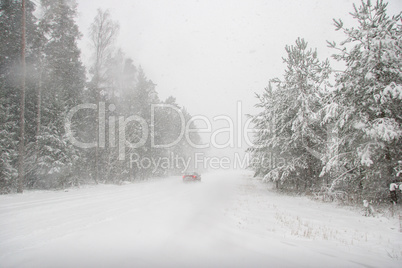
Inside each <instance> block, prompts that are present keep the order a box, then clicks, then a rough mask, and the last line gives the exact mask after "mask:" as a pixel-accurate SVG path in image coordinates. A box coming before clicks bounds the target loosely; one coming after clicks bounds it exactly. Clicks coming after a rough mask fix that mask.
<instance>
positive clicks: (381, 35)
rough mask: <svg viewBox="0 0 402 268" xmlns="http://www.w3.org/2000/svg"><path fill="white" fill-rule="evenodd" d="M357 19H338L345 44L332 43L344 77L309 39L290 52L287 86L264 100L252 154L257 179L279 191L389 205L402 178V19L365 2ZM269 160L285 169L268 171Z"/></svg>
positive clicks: (280, 83)
mask: <svg viewBox="0 0 402 268" xmlns="http://www.w3.org/2000/svg"><path fill="white" fill-rule="evenodd" d="M373 2H374V1H373ZM350 14H351V16H352V17H353V18H354V20H356V21H357V22H358V24H357V25H358V27H356V28H354V27H352V28H350V27H348V26H347V25H344V24H343V22H342V21H341V20H336V19H334V24H335V29H334V30H335V31H342V32H343V33H344V36H345V37H344V40H340V41H332V40H331V41H327V43H328V46H329V47H331V48H333V50H334V55H333V59H335V60H336V61H339V62H342V63H343V64H344V66H345V67H344V69H343V70H334V69H332V68H331V66H330V62H329V60H328V59H323V60H321V59H319V58H318V56H317V51H316V50H315V49H313V48H309V47H308V43H307V42H306V41H305V40H303V39H297V40H296V42H295V44H292V45H288V46H286V53H287V55H286V56H285V57H284V58H283V60H284V62H285V63H286V65H287V68H286V70H284V75H283V78H275V79H272V80H270V84H269V86H268V87H267V88H266V89H265V91H264V92H263V93H262V94H258V95H257V97H258V100H259V103H258V104H257V105H258V107H260V108H261V112H260V113H259V114H257V115H256V116H254V117H253V121H254V123H255V126H256V128H257V129H258V134H257V137H256V140H255V146H253V147H252V148H250V149H249V151H250V152H251V153H252V154H253V155H254V156H255V157H256V159H260V161H255V162H254V163H253V169H254V170H255V171H256V174H257V175H262V176H264V179H265V180H271V181H274V182H276V185H277V187H278V188H282V189H286V190H290V191H298V192H303V193H308V194H316V195H318V196H320V197H321V198H323V199H327V200H334V199H338V200H342V201H354V202H359V203H361V201H362V200H363V199H368V200H371V201H373V202H382V201H387V202H388V200H389V192H388V185H389V184H390V183H391V182H392V181H393V180H398V179H399V180H400V177H399V176H400V174H401V172H402V158H401V152H402V143H401V140H400V137H401V134H402V132H401V131H402V129H401V122H402V114H401V111H402V103H401V100H402V72H401V71H402V59H401V52H402V39H401V36H402V24H401V14H399V15H396V16H392V17H390V16H388V15H387V3H385V2H383V1H377V2H374V3H371V1H363V2H362V3H361V5H355V6H354V10H353V11H352V12H351V13H350ZM261 159H262V160H261ZM264 159H282V160H283V161H282V162H280V163H278V164H277V165H276V166H272V165H271V166H269V168H267V165H266V163H264Z"/></svg>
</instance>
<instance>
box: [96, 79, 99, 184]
mask: <svg viewBox="0 0 402 268" xmlns="http://www.w3.org/2000/svg"><path fill="white" fill-rule="evenodd" d="M95 75H96V74H95ZM96 79H97V78H96ZM95 87H96V105H97V107H98V109H97V111H98V113H97V115H96V147H95V183H96V184H98V179H99V167H98V166H99V103H100V92H99V88H98V82H97V81H96V83H95Z"/></svg>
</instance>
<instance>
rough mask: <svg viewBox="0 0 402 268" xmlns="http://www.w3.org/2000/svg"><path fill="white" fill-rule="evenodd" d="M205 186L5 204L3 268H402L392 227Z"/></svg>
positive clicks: (226, 175) (399, 238)
mask: <svg viewBox="0 0 402 268" xmlns="http://www.w3.org/2000/svg"><path fill="white" fill-rule="evenodd" d="M202 179H203V181H202V182H201V183H183V182H182V181H181V178H180V177H170V178H166V179H159V180H151V181H147V182H142V183H134V184H128V185H122V186H114V185H99V186H95V187H84V188H82V189H71V190H69V191H68V192H60V191H59V192H27V193H25V194H22V195H8V196H0V267H402V233H399V232H398V229H399V226H398V222H397V221H396V220H395V219H391V220H388V219H385V218H366V217H362V216H361V214H360V213H359V212H357V211H353V210H350V209H349V210H348V209H345V208H339V207H336V205H334V204H323V203H318V202H314V201H312V200H309V199H307V198H304V197H289V196H281V195H278V194H276V193H274V192H273V191H269V189H267V188H269V185H267V184H262V183H261V182H260V181H258V180H256V179H253V178H252V176H251V175H250V173H247V172H220V173H211V174H205V175H203V177H202Z"/></svg>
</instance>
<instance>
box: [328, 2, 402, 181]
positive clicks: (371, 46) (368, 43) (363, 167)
mask: <svg viewBox="0 0 402 268" xmlns="http://www.w3.org/2000/svg"><path fill="white" fill-rule="evenodd" d="M386 8H387V4H386V3H384V2H383V1H377V2H376V4H375V5H373V4H372V3H371V2H370V1H364V2H362V3H361V6H359V7H357V6H356V5H355V6H354V12H353V13H351V15H352V16H353V18H354V19H355V20H356V21H357V22H358V24H357V25H358V26H357V27H352V28H346V27H345V26H344V25H343V22H342V21H341V20H334V22H335V27H336V30H342V31H343V32H344V34H345V35H346V39H345V40H344V41H343V42H341V43H340V44H339V45H337V44H336V43H335V42H328V43H329V46H330V47H332V48H335V49H336V50H337V51H338V54H336V55H334V58H335V59H336V60H338V61H341V62H344V63H345V66H346V70H345V71H344V72H342V73H339V74H337V76H336V89H335V90H334V92H333V94H332V95H331V96H330V98H331V102H330V104H328V105H327V107H326V109H327V110H329V109H330V107H331V106H332V107H334V106H335V105H336V106H337V108H336V110H337V111H336V113H333V116H327V119H329V120H335V122H336V125H337V128H338V130H339V137H340V139H339V147H338V149H339V154H338V158H337V161H329V162H327V165H326V167H325V168H324V169H323V172H322V174H324V173H326V172H328V171H330V170H333V169H334V168H339V167H341V168H344V169H345V170H346V169H350V168H355V169H354V170H355V173H356V176H357V177H358V179H359V180H362V179H363V180H367V179H369V178H371V180H373V179H374V178H377V182H378V183H379V184H380V185H382V186H384V185H386V184H385V183H384V182H386V181H388V180H389V179H390V177H391V176H393V175H395V172H394V168H396V167H397V165H398V160H401V159H400V155H401V149H402V143H401V141H400V137H401V134H402V127H401V123H402V114H401V111H402V103H401V100H402V39H401V33H402V24H401V13H399V14H398V15H395V16H393V17H389V16H388V15H387V14H386V11H387V10H386ZM357 173H358V174H357ZM382 181H383V182H382Z"/></svg>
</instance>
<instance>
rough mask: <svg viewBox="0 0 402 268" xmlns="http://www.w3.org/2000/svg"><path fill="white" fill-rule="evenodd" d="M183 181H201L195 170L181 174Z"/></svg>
mask: <svg viewBox="0 0 402 268" xmlns="http://www.w3.org/2000/svg"><path fill="white" fill-rule="evenodd" d="M183 181H184V182H187V181H201V175H200V174H198V173H197V172H193V173H186V174H184V175H183Z"/></svg>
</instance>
